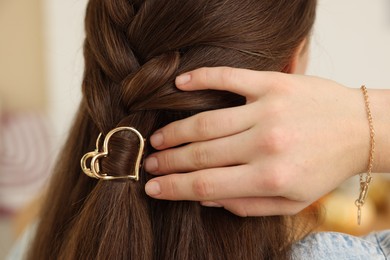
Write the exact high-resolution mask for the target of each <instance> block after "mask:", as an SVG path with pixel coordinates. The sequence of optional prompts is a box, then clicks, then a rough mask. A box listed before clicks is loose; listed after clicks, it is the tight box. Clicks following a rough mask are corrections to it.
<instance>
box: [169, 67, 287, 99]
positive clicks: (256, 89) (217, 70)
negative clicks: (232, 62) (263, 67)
mask: <svg viewBox="0 0 390 260" xmlns="http://www.w3.org/2000/svg"><path fill="white" fill-rule="evenodd" d="M282 77H283V73H280V72H265V71H254V70H248V69H238V68H231V67H212V68H200V69H196V70H193V71H190V72H187V73H185V74H182V75H180V76H178V77H177V78H176V86H177V87H178V88H179V89H181V90H188V91H192V90H204V89H214V90H225V91H229V92H233V93H236V94H239V95H241V96H245V97H246V98H247V102H248V103H250V102H251V101H253V100H256V99H257V98H259V97H260V96H261V95H263V94H264V93H265V92H267V91H268V90H269V89H270V88H271V87H273V86H275V85H276V84H278V82H279V81H280V80H281V79H282Z"/></svg>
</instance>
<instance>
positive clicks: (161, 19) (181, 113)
mask: <svg viewBox="0 0 390 260" xmlns="http://www.w3.org/2000/svg"><path fill="white" fill-rule="evenodd" d="M315 6H316V1H315V0H188V1H183V0H166V1H164V0H90V1H89V4H88V7H87V13H86V18H85V25H86V39H85V45H84V56H85V73H84V79H83V86H82V90H83V99H82V101H81V105H80V108H79V111H78V113H77V116H76V119H75V122H74V125H73V128H72V130H71V132H70V135H69V138H68V140H67V142H66V144H65V146H64V149H63V152H62V153H61V154H60V156H59V158H58V163H57V167H56V169H55V174H54V176H53V179H52V182H51V186H50V190H49V193H48V196H47V199H46V202H45V204H44V207H43V210H42V214H41V218H40V224H39V227H38V230H37V234H36V237H35V240H34V242H33V244H32V246H31V249H30V252H29V258H30V259H180V260H182V259H286V258H289V255H290V251H291V244H292V240H291V239H292V237H293V236H292V233H293V232H295V231H294V229H293V228H292V225H291V223H292V222H291V220H292V218H291V217H285V216H275V217H258V218H254V217H248V218H241V217H237V216H235V215H233V214H231V213H229V212H227V211H225V210H224V209H215V208H204V207H201V206H200V205H199V203H197V202H187V201H180V202H171V201H158V200H154V199H151V198H150V197H148V196H147V195H146V194H145V192H144V185H145V183H146V181H147V180H148V179H150V178H152V177H151V176H150V175H148V173H147V172H145V171H143V170H141V173H140V181H139V182H132V181H126V182H120V181H99V180H95V179H92V178H89V177H87V176H86V175H85V174H83V172H82V171H81V169H80V163H79V162H80V158H81V157H82V156H83V154H84V153H86V152H88V151H92V150H93V149H94V145H95V141H96V138H97V136H98V134H99V133H100V132H101V133H103V135H104V134H107V133H108V131H110V130H111V129H113V128H115V127H117V126H133V127H135V128H137V129H138V130H139V131H140V132H141V133H142V134H143V135H144V136H145V137H146V138H148V137H149V136H150V135H151V134H152V133H153V132H154V131H155V130H157V129H158V128H160V127H162V126H164V125H166V124H167V123H169V122H172V121H174V120H177V119H181V118H185V117H188V116H191V115H193V114H195V113H198V112H201V111H205V110H212V109H218V108H223V107H231V106H238V105H243V104H245V98H243V97H241V96H238V95H235V94H232V93H227V92H218V91H198V92H183V91H180V90H178V89H177V88H175V86H174V79H175V77H176V76H177V75H179V74H180V73H182V72H185V71H189V70H192V69H195V68H199V67H204V66H209V67H212V66H232V67H240V68H248V69H254V70H274V71H282V70H283V69H284V68H286V66H287V65H288V64H289V62H290V60H291V57H292V55H293V52H294V50H295V49H296V48H297V46H298V45H299V43H300V42H302V40H303V39H304V38H305V37H306V36H307V35H308V34H309V32H310V30H311V27H312V24H313V21H314V16H315ZM137 152H138V140H137V138H134V136H132V135H131V134H128V133H125V132H123V133H120V134H116V135H114V136H113V137H112V142H111V146H110V156H109V157H108V158H105V159H103V160H102V170H103V171H104V172H107V173H110V174H112V175H127V174H128V173H129V171H132V169H133V166H134V165H133V163H131V162H132V161H134V158H135V156H136V154H137ZM152 152H154V150H153V149H152V147H151V146H150V145H149V144H147V147H146V150H145V156H147V155H148V154H151V153H152ZM287 220H288V221H287Z"/></svg>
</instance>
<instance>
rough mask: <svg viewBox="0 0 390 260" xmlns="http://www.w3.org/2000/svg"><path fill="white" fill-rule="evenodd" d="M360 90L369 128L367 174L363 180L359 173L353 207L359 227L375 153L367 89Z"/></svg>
mask: <svg viewBox="0 0 390 260" xmlns="http://www.w3.org/2000/svg"><path fill="white" fill-rule="evenodd" d="M361 90H362V92H363V96H364V102H365V105H366V112H367V118H368V124H369V127H370V156H369V159H368V169H367V174H366V177H365V178H364V174H363V173H360V174H359V178H360V180H359V182H360V193H359V198H358V199H357V200H356V201H355V205H356V207H357V208H358V211H357V223H358V225H360V223H361V219H362V209H361V208H362V207H363V205H364V203H365V202H366V199H367V195H368V187H369V185H370V183H371V182H372V176H371V173H372V167H373V164H374V153H375V131H374V124H373V123H372V115H371V110H370V102H369V99H368V93H367V88H366V86H364V85H363V86H362V87H361Z"/></svg>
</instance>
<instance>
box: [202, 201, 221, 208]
mask: <svg viewBox="0 0 390 260" xmlns="http://www.w3.org/2000/svg"><path fill="white" fill-rule="evenodd" d="M200 204H201V205H202V206H205V207H213V208H222V207H223V206H222V205H221V204H218V203H216V202H213V201H202V202H201V203H200Z"/></svg>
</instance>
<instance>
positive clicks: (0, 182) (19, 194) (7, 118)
mask: <svg viewBox="0 0 390 260" xmlns="http://www.w3.org/2000/svg"><path fill="white" fill-rule="evenodd" d="M49 133H50V131H49V124H48V120H47V118H46V116H45V115H43V114H42V113H38V112H37V113H34V112H24V113H22V112H14V113H4V114H3V115H2V116H1V120H0V214H3V215H4V214H12V213H13V212H16V211H18V210H19V209H21V208H22V207H23V206H24V205H25V204H26V203H28V202H29V201H30V200H31V199H33V198H34V196H36V195H38V193H39V192H40V191H41V190H42V189H43V185H44V184H45V182H46V181H47V178H48V176H49V173H50V166H51V163H52V159H53V156H52V149H53V148H52V146H51V141H50V140H51V137H52V136H50V134H49Z"/></svg>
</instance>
